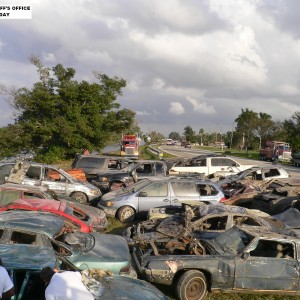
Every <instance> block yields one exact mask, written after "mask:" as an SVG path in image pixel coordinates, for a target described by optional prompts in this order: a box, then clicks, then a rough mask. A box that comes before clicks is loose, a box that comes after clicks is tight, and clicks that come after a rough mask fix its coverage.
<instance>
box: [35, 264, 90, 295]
mask: <svg viewBox="0 0 300 300" xmlns="http://www.w3.org/2000/svg"><path fill="white" fill-rule="evenodd" d="M40 277H41V279H42V280H43V281H44V282H45V283H46V284H47V285H48V286H47V288H46V290H45V298H46V300H69V299H70V300H94V297H93V295H92V294H91V293H90V292H89V291H88V290H87V288H86V287H85V286H84V284H83V283H82V278H81V274H80V273H79V272H75V271H62V272H58V270H56V269H54V270H53V269H52V268H51V267H45V268H43V269H42V270H41V273H40Z"/></svg>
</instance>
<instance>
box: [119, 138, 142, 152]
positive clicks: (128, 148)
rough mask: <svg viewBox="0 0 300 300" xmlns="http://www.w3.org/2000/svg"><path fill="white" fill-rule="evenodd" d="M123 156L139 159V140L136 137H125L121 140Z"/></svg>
mask: <svg viewBox="0 0 300 300" xmlns="http://www.w3.org/2000/svg"><path fill="white" fill-rule="evenodd" d="M121 156H124V157H131V158H139V138H138V137H137V136H136V135H134V134H125V135H123V137H122V140H121Z"/></svg>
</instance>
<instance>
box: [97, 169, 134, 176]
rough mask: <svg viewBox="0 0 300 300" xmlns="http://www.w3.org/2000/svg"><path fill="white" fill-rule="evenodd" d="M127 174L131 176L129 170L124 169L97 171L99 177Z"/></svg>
mask: <svg viewBox="0 0 300 300" xmlns="http://www.w3.org/2000/svg"><path fill="white" fill-rule="evenodd" d="M124 175H127V176H129V173H128V172H125V171H122V170H115V171H114V170H111V171H107V172H101V173H99V172H98V173H97V176H98V177H118V176H122V177H123V176H124Z"/></svg>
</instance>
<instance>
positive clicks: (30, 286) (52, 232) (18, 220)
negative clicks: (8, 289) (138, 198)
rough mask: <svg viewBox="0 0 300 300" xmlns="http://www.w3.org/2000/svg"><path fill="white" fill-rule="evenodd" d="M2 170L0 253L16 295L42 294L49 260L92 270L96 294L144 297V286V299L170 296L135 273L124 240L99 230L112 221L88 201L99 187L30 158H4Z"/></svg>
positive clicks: (52, 264)
mask: <svg viewBox="0 0 300 300" xmlns="http://www.w3.org/2000/svg"><path fill="white" fill-rule="evenodd" d="M0 172H1V174H2V180H3V181H5V182H6V183H4V184H2V185H0V244H1V245H0V248H1V250H2V251H1V258H2V261H3V263H4V267H5V268H6V269H7V270H8V271H9V273H10V275H11V277H12V279H13V282H14V287H15V297H16V299H28V300H29V299H30V300H31V299H43V298H44V291H45V287H44V285H43V284H42V282H41V279H40V277H39V272H40V271H41V269H42V268H43V267H45V266H50V267H52V268H54V267H56V268H59V269H61V270H78V271H85V272H86V271H87V270H89V272H88V274H90V277H91V278H90V279H88V280H87V282H88V288H89V289H90V290H91V291H92V292H93V295H94V296H95V299H120V297H121V295H122V297H123V298H124V297H125V298H124V299H140V297H139V293H140V290H141V289H143V296H144V298H145V299H166V297H165V296H164V295H163V294H162V293H161V292H160V291H159V290H157V289H156V288H154V287H153V286H152V285H150V284H149V283H147V282H144V281H140V280H138V279H136V271H135V270H134V269H133V268H132V266H131V255H130V252H129V248H128V245H127V242H126V240H125V239H124V238H123V237H121V236H119V235H112V234H103V233H102V232H99V231H104V230H105V229H106V227H107V225H108V221H107V218H106V215H105V213H104V212H103V211H102V210H100V209H98V208H96V207H93V206H89V205H87V204H93V203H94V201H98V199H99V197H100V196H101V191H100V190H99V189H98V188H97V187H95V186H93V185H92V184H90V183H88V182H82V181H80V180H77V179H75V178H73V177H72V176H70V175H69V174H68V173H66V172H65V171H63V170H61V169H58V168H55V167H54V166H50V165H44V164H38V163H35V162H29V161H17V162H16V163H12V162H10V163H3V164H1V165H0ZM93 270H95V271H93ZM99 270H105V272H102V273H101V272H99ZM86 274H87V273H85V278H87V275H86ZM95 274H96V275H95ZM99 274H101V275H99ZM92 275H93V278H92ZM91 282H92V285H90V283H91ZM126 297H127V298H126Z"/></svg>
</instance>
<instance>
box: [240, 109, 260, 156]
mask: <svg viewBox="0 0 300 300" xmlns="http://www.w3.org/2000/svg"><path fill="white" fill-rule="evenodd" d="M235 122H236V124H237V125H236V131H237V134H238V135H239V137H240V140H241V142H240V147H241V148H245V149H246V150H248V149H249V148H254V147H255V139H254V138H255V134H254V131H255V130H256V129H257V128H258V123H259V117H258V114H257V113H256V112H253V111H252V110H249V109H248V108H246V109H245V110H244V109H242V112H241V114H240V115H239V116H238V117H237V118H236V119H235Z"/></svg>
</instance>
